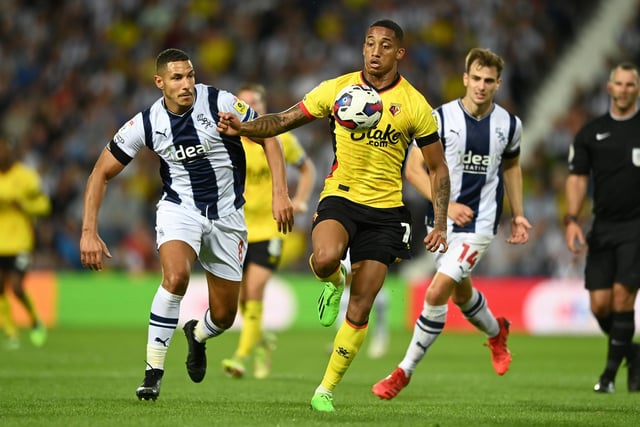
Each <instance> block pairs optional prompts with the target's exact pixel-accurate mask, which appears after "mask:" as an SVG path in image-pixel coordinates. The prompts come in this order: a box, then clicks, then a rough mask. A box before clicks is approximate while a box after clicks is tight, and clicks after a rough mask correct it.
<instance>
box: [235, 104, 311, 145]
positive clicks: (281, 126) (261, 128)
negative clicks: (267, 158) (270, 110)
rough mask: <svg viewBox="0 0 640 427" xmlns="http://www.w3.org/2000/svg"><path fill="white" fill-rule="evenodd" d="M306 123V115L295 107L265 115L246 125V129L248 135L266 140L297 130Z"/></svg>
mask: <svg viewBox="0 0 640 427" xmlns="http://www.w3.org/2000/svg"><path fill="white" fill-rule="evenodd" d="M304 123H305V115H304V114H303V113H302V111H301V110H300V109H299V108H296V106H293V107H291V108H289V109H288V110H286V111H283V112H281V113H277V114H265V115H263V116H260V117H258V118H257V119H256V120H253V121H250V122H247V123H245V124H244V129H245V130H246V133H247V134H250V135H253V136H257V137H261V138H266V137H269V136H275V135H279V134H281V133H283V132H286V131H288V130H291V129H294V128H297V127H298V126H300V125H303V124H304Z"/></svg>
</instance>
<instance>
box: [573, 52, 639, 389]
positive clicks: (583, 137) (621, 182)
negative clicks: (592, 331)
mask: <svg viewBox="0 0 640 427" xmlns="http://www.w3.org/2000/svg"><path fill="white" fill-rule="evenodd" d="M607 91H608V93H609V96H610V97H611V106H610V109H609V112H607V113H606V114H604V115H602V116H600V117H598V118H596V119H594V120H592V121H590V122H589V123H587V124H586V125H585V126H583V127H582V129H581V130H580V131H579V132H578V134H577V135H576V137H575V140H574V143H573V145H572V146H571V148H570V151H569V176H568V177H567V182H566V200H567V211H566V213H567V214H566V216H565V219H564V222H565V226H566V232H565V238H566V242H567V246H568V248H569V250H570V251H571V252H573V253H578V252H580V251H581V250H582V249H583V248H584V245H585V243H586V244H587V246H588V249H587V259H586V268H585V287H586V288H587V289H588V290H589V299H590V304H591V312H592V313H593V315H594V316H595V318H596V320H597V321H598V324H599V325H600V328H601V329H602V330H603V331H604V333H605V334H606V335H607V336H608V338H609V339H608V351H607V361H606V365H605V368H604V371H603V373H602V375H601V376H600V379H599V380H598V383H597V384H596V385H595V386H594V388H593V390H594V391H596V392H598V393H613V392H614V390H615V388H614V384H615V379H616V374H617V372H618V368H619V367H620V365H621V363H622V361H623V359H625V358H626V359H627V368H628V377H627V388H628V390H629V391H640V344H637V343H633V335H634V332H635V323H634V316H635V313H634V304H635V299H636V294H637V292H638V287H639V286H640V114H638V106H637V100H638V93H639V91H640V78H639V73H638V68H637V67H636V66H635V65H634V64H632V63H629V62H624V63H621V64H619V65H617V66H616V67H614V68H613V70H611V74H610V76H609V81H608V82H607ZM589 177H591V178H592V182H591V184H592V185H593V214H594V220H593V224H592V227H591V231H590V232H589V233H588V234H587V238H586V240H585V236H584V234H583V231H582V229H581V227H580V224H579V222H578V214H579V213H580V211H581V208H582V204H583V202H584V200H585V196H586V195H587V188H588V186H589Z"/></svg>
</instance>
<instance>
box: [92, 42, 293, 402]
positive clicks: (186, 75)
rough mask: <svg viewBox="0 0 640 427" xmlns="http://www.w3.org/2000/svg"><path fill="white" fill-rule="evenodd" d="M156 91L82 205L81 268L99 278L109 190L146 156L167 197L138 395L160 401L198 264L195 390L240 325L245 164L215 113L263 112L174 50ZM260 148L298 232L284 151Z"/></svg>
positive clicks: (277, 199)
mask: <svg viewBox="0 0 640 427" xmlns="http://www.w3.org/2000/svg"><path fill="white" fill-rule="evenodd" d="M154 82H155V85H156V87H157V88H158V89H160V90H161V92H162V97H161V98H160V99H158V100H157V101H156V102H155V103H154V104H153V105H151V106H150V107H149V108H147V109H146V110H144V111H142V112H140V113H138V114H136V115H135V116H134V117H133V118H132V119H131V120H129V121H128V122H127V123H126V124H125V125H124V126H123V127H122V128H120V130H119V131H118V132H117V133H116V134H115V136H114V137H113V139H112V140H111V142H109V144H108V145H107V147H106V148H105V149H104V150H103V152H102V154H101V155H100V157H99V158H98V160H97V162H96V164H95V166H94V169H93V171H92V173H91V175H90V176H89V179H88V181H87V185H86V192H85V198H84V215H83V223H82V237H81V239H80V251H81V260H82V264H83V265H84V266H86V267H88V268H90V269H91V270H98V271H100V270H102V268H103V265H104V264H103V259H102V257H103V255H104V256H106V257H108V258H110V257H111V253H110V252H109V249H108V248H107V246H106V245H105V243H104V241H103V240H102V239H101V238H100V236H99V235H98V212H99V209H100V205H101V203H102V199H103V197H104V194H105V191H106V187H107V183H108V181H109V180H110V179H112V178H113V177H115V176H116V175H117V174H118V173H120V172H121V171H122V170H123V169H124V167H125V166H126V165H127V164H129V162H130V161H131V160H132V159H133V158H134V157H135V155H136V154H137V153H138V152H139V151H140V150H141V149H143V148H145V147H146V148H149V149H151V150H153V151H154V152H155V153H156V154H157V155H158V157H159V159H160V177H161V179H162V184H163V194H162V197H161V199H160V201H159V202H158V204H157V218H156V239H157V246H158V250H159V254H160V263H161V266H162V283H161V285H160V286H159V288H158V290H157V292H156V294H155V297H154V298H153V301H152V303H151V314H150V317H149V330H148V339H147V358H146V363H147V368H146V372H145V377H144V380H143V382H142V384H141V385H140V387H138V389H137V390H136V395H137V396H138V398H139V399H145V400H149V399H153V400H155V399H156V398H157V397H158V395H159V394H160V384H161V380H162V377H163V375H164V362H165V358H166V355H167V350H168V348H169V345H170V343H171V338H172V337H173V334H174V331H175V329H176V327H177V326H178V316H179V313H180V302H181V300H182V298H183V296H184V295H185V292H186V290H187V286H188V284H189V277H190V275H191V270H192V267H193V266H194V263H195V262H196V259H198V260H199V262H200V264H201V265H202V267H203V268H204V269H205V274H206V278H207V285H208V288H209V309H208V310H206V312H205V313H204V316H203V318H202V319H200V321H197V320H190V321H188V322H187V323H186V324H185V325H184V332H185V335H186V337H187V343H188V347H189V352H188V356H187V371H188V373H189V376H190V377H191V379H192V380H193V381H194V382H200V381H202V379H203V378H204V375H205V372H206V354H205V341H206V340H207V339H208V338H211V337H215V336H217V335H220V334H221V333H222V332H224V331H225V330H226V329H228V328H229V327H230V326H231V325H232V324H233V321H234V319H235V317H236V311H237V308H238V292H239V290H240V281H241V279H242V263H243V261H244V257H245V253H246V248H247V229H246V224H245V219H244V212H243V205H244V197H243V192H244V180H245V155H244V151H243V149H242V143H241V142H240V138H237V137H229V136H226V135H220V134H219V133H218V131H217V130H216V122H217V121H218V114H217V113H218V111H231V112H232V114H234V115H235V117H237V119H238V120H240V121H243V122H244V121H248V120H252V119H254V118H255V117H256V113H255V112H254V111H253V110H252V109H251V108H249V107H248V106H247V105H246V104H245V103H244V102H242V101H241V100H239V99H238V98H237V97H235V96H234V95H232V94H231V93H229V92H226V91H224V90H220V89H217V88H215V87H213V86H207V85H204V84H196V82H195V70H194V68H193V66H192V64H191V60H190V59H189V56H188V55H187V54H186V53H185V52H183V51H181V50H178V49H167V50H165V51H163V52H161V53H160V54H159V55H158V57H157V59H156V75H155V76H154ZM254 141H255V142H257V143H259V144H261V145H263V148H264V151H265V155H266V157H267V159H268V162H269V167H270V169H271V172H272V177H273V183H272V184H273V209H272V210H273V216H274V218H275V220H276V222H277V223H278V230H279V231H282V232H284V233H286V232H288V231H290V230H291V228H292V226H293V208H292V205H291V201H290V200H289V196H288V190H287V182H286V177H285V165H284V158H283V152H282V148H281V147H280V144H279V142H278V141H277V140H276V139H274V138H270V139H261V138H254Z"/></svg>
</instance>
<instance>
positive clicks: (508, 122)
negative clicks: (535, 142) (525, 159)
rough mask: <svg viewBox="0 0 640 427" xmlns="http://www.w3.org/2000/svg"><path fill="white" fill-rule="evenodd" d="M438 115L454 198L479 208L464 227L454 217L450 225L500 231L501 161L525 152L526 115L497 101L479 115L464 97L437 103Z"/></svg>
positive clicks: (488, 232)
mask: <svg viewBox="0 0 640 427" xmlns="http://www.w3.org/2000/svg"><path fill="white" fill-rule="evenodd" d="M434 115H435V117H436V119H437V121H438V134H439V135H440V140H441V141H442V143H443V146H444V151H445V156H446V159H447V164H448V166H449V177H450V181H451V200H452V201H455V202H458V203H462V204H464V205H467V206H469V207H470V208H471V209H473V211H474V212H475V216H474V218H473V220H472V221H471V223H470V224H467V225H465V226H463V227H459V226H457V225H455V224H454V223H453V221H452V220H451V219H450V218H449V219H448V222H449V223H448V226H449V230H451V231H452V232H454V233H455V232H464V233H477V234H484V235H495V234H496V233H497V229H498V223H499V220H500V215H501V214H502V203H503V202H502V201H503V196H504V187H503V177H502V169H501V167H500V166H501V163H502V160H503V159H504V158H514V157H517V156H519V154H520V141H521V137H522V122H521V120H520V119H519V118H518V117H517V116H515V115H514V114H511V113H509V112H508V111H507V110H505V109H504V108H502V107H501V106H499V105H497V104H494V106H493V110H492V111H491V113H490V114H488V115H486V116H485V117H483V118H481V119H476V118H475V117H473V116H471V115H470V114H469V113H468V112H467V111H466V110H465V109H464V107H463V106H462V103H461V101H460V100H459V99H458V100H455V101H451V102H448V103H446V104H444V105H442V106H440V107H438V108H436V110H435V111H434ZM427 222H428V223H429V220H427Z"/></svg>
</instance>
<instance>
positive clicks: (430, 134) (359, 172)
mask: <svg viewBox="0 0 640 427" xmlns="http://www.w3.org/2000/svg"><path fill="white" fill-rule="evenodd" d="M404 55H405V48H404V47H403V31H402V28H400V26H399V25H398V24H396V23H395V22H393V21H391V20H387V19H384V20H380V21H376V22H374V23H373V24H371V25H370V26H369V28H368V29H367V32H366V35H365V40H364V44H363V46H362V56H363V59H364V64H363V69H362V71H356V72H352V73H348V74H344V75H342V76H339V77H336V78H333V79H329V80H325V81H324V82H322V83H320V84H319V85H318V86H316V87H315V88H314V89H312V90H311V91H310V92H308V93H307V94H306V95H305V96H304V98H303V99H302V100H301V101H300V102H298V103H297V104H295V105H293V106H292V107H290V108H289V109H288V110H286V111H283V112H281V113H278V114H265V115H264V116H261V117H259V118H258V119H256V120H254V121H252V122H251V123H248V122H245V123H241V122H240V121H239V120H238V119H237V115H235V114H232V113H221V120H220V123H219V129H220V131H221V132H224V133H227V134H229V135H256V136H263V137H265V136H270V135H278V134H280V133H282V132H284V131H286V130H290V129H293V128H296V127H298V126H302V125H304V124H307V123H310V122H312V121H314V120H315V119H320V118H327V117H328V118H329V120H328V122H329V132H330V133H329V141H328V142H327V143H329V142H330V143H331V144H332V146H333V149H334V155H335V157H334V162H333V165H332V168H331V172H330V173H329V175H328V176H327V177H326V179H325V182H324V188H323V191H322V193H321V194H320V202H319V204H318V207H317V210H316V214H315V216H314V221H313V230H312V234H311V240H312V245H313V254H312V256H311V259H310V265H311V270H312V272H313V273H314V274H315V276H316V277H317V278H318V280H319V281H321V282H324V284H323V292H322V294H321V297H320V299H319V304H318V315H319V318H320V323H321V324H322V325H324V326H330V325H332V324H333V323H334V322H335V320H336V318H337V316H338V312H339V311H340V297H341V295H342V292H343V290H344V285H345V276H346V269H345V267H344V265H343V264H342V263H341V259H343V258H344V257H345V254H346V252H347V250H349V251H350V252H349V253H350V256H351V262H352V267H353V268H352V270H353V279H352V282H351V286H350V297H349V304H348V307H347V315H346V318H345V319H344V321H343V322H342V325H341V326H340V329H339V330H338V332H337V334H336V336H335V339H334V343H333V351H332V353H331V357H330V359H329V363H328V365H327V367H326V370H325V374H324V376H323V378H322V382H321V383H320V385H319V386H318V387H317V388H316V390H315V392H314V394H313V397H312V398H311V408H312V409H313V410H315V411H322V412H334V411H335V408H334V405H333V390H334V389H335V388H336V386H337V385H338V383H339V382H340V381H341V380H342V378H343V376H344V374H345V373H346V372H347V370H348V369H349V366H350V365H351V363H352V361H353V359H354V358H355V357H356V355H357V354H358V351H359V350H360V348H361V347H362V345H363V342H364V340H365V338H366V336H367V330H368V326H369V314H370V313H371V308H372V306H373V301H374V300H375V298H376V295H377V294H378V292H379V290H380V288H381V287H382V285H383V283H384V280H385V277H386V275H387V270H388V266H389V265H390V264H392V263H394V262H396V261H400V260H401V259H406V258H408V257H409V256H410V252H411V248H410V240H411V213H410V212H409V210H408V209H407V207H406V206H404V204H403V202H402V167H403V165H404V161H405V158H406V155H407V151H408V149H409V146H410V144H411V141H412V140H413V139H415V140H416V141H417V144H418V146H419V147H421V149H422V153H423V154H424V158H425V162H426V163H427V165H428V167H429V170H430V171H431V175H430V182H431V185H432V189H433V194H434V201H435V205H436V221H435V224H434V229H433V230H432V231H431V232H430V233H429V234H428V235H427V236H426V237H425V239H424V242H425V246H426V249H427V250H429V251H438V250H441V251H443V252H444V251H446V250H447V224H446V222H447V210H446V207H447V203H448V201H449V170H448V169H447V164H446V161H445V158H444V153H443V152H442V144H441V143H440V138H439V136H438V132H437V130H438V129H437V124H436V122H435V120H434V118H433V116H432V114H431V113H432V109H431V106H430V105H429V103H428V102H427V101H426V99H425V98H424V96H423V95H422V94H421V93H420V92H418V91H417V90H416V89H415V88H414V87H413V86H412V85H411V84H410V83H409V82H408V81H407V80H406V79H405V78H404V77H403V76H401V75H400V73H399V72H398V65H399V62H400V60H401V59H402V58H403V57H404ZM363 83H364V84H366V85H367V86H370V87H373V88H375V89H376V90H377V91H378V92H379V93H380V96H381V97H382V102H383V105H384V109H385V110H384V113H383V114H382V119H381V120H380V123H379V124H378V125H377V127H376V128H374V129H370V130H369V131H367V132H366V133H353V134H352V133H350V132H348V131H347V130H345V129H343V128H342V127H341V126H339V125H337V124H336V122H335V119H334V117H333V115H332V111H333V109H332V107H333V103H334V100H335V98H336V95H337V94H338V93H339V92H340V91H341V90H342V88H344V87H345V86H348V85H350V84H363Z"/></svg>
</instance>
